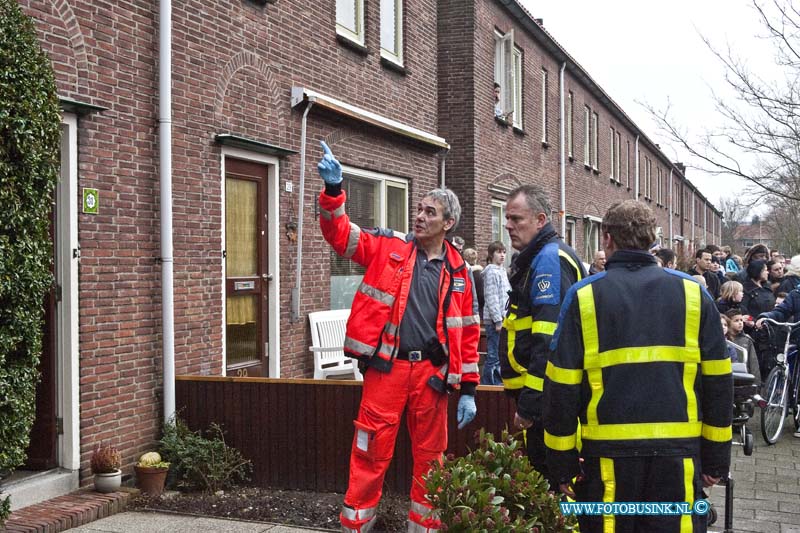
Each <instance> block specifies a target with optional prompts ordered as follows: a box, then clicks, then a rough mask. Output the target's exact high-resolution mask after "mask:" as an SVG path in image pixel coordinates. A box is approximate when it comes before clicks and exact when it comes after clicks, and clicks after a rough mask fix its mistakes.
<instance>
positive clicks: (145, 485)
mask: <svg viewBox="0 0 800 533" xmlns="http://www.w3.org/2000/svg"><path fill="white" fill-rule="evenodd" d="M133 469H134V470H135V471H136V486H137V487H139V489H140V490H141V491H142V492H144V493H145V494H149V495H150V496H159V495H160V494H161V493H162V492H164V482H165V481H166V479H167V472H169V468H150V467H147V466H135V465H134V467H133Z"/></svg>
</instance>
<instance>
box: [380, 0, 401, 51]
mask: <svg viewBox="0 0 800 533" xmlns="http://www.w3.org/2000/svg"><path fill="white" fill-rule="evenodd" d="M381 57H382V58H384V59H388V60H389V61H391V62H393V63H397V64H398V65H402V64H403V0H381Z"/></svg>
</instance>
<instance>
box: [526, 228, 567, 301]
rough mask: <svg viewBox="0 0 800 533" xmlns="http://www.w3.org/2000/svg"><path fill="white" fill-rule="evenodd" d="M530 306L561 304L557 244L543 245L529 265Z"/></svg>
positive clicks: (559, 262) (559, 265)
mask: <svg viewBox="0 0 800 533" xmlns="http://www.w3.org/2000/svg"><path fill="white" fill-rule="evenodd" d="M531 276H532V281H531V304H532V305H558V304H559V303H561V261H560V260H559V257H558V243H550V244H547V245H545V246H544V247H543V248H542V249H541V251H540V252H539V253H538V254H536V257H535V258H534V259H533V262H532V263H531Z"/></svg>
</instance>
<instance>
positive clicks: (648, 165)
mask: <svg viewBox="0 0 800 533" xmlns="http://www.w3.org/2000/svg"><path fill="white" fill-rule="evenodd" d="M651 169H652V163H651V162H650V158H649V157H645V158H644V173H645V174H644V175H645V183H646V184H647V199H648V200H652V199H653V174H652V173H651V172H650V170H651Z"/></svg>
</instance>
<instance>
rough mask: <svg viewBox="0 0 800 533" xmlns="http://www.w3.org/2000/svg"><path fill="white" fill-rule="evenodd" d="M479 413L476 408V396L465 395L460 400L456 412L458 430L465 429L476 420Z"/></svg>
mask: <svg viewBox="0 0 800 533" xmlns="http://www.w3.org/2000/svg"><path fill="white" fill-rule="evenodd" d="M477 413H478V408H477V407H475V396H470V395H469V394H463V395H462V396H461V398H459V399H458V409H457V410H456V422H458V429H461V428H463V427H464V426H466V425H467V424H469V423H470V422H472V419H473V418H475V415H476V414H477Z"/></svg>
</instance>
